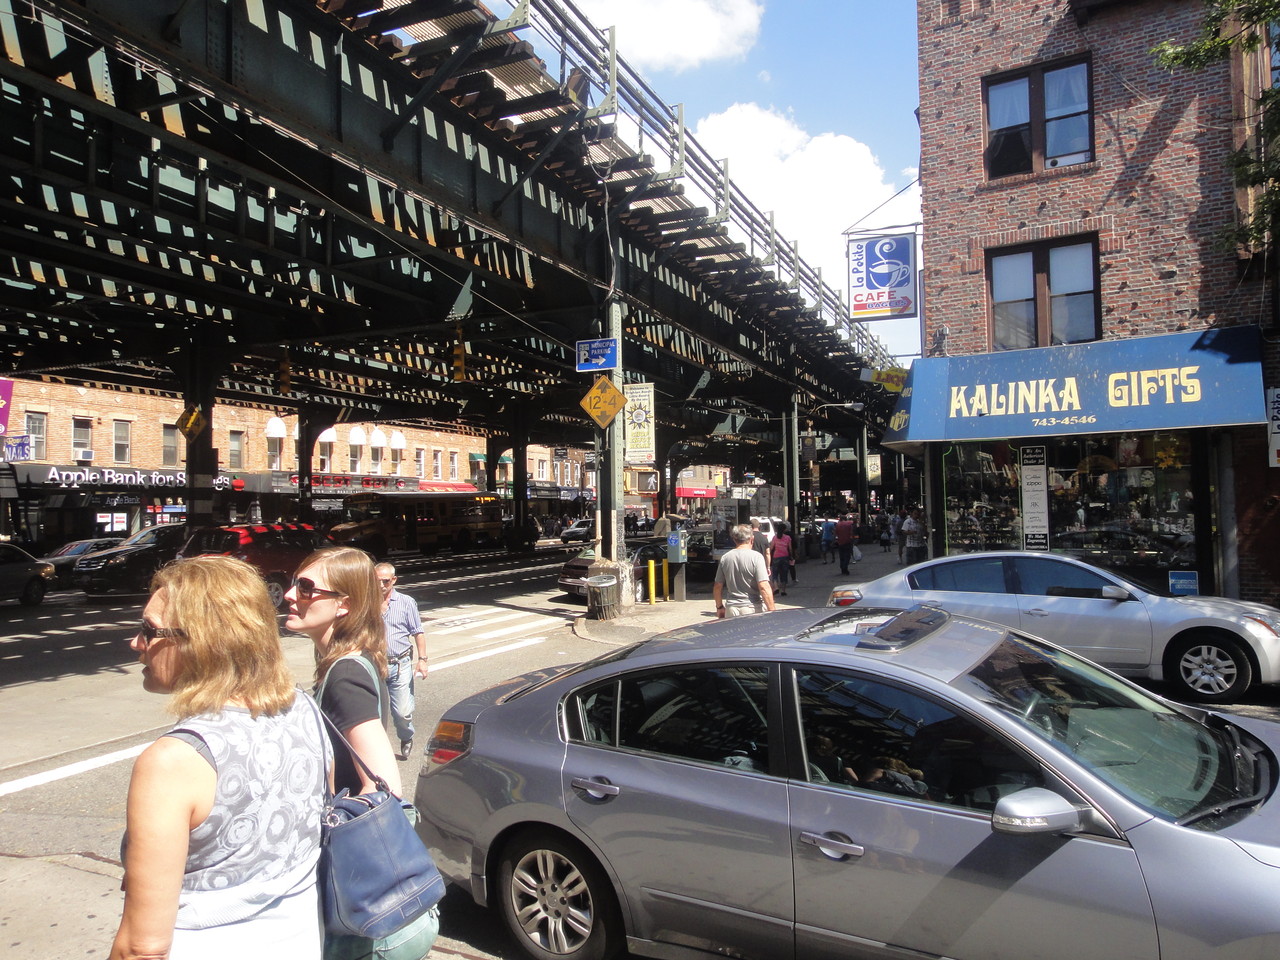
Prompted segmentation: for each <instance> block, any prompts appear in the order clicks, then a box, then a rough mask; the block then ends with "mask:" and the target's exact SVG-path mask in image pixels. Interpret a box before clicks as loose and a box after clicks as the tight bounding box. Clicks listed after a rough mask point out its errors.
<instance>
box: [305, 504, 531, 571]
mask: <svg viewBox="0 0 1280 960" xmlns="http://www.w3.org/2000/svg"><path fill="white" fill-rule="evenodd" d="M505 502H506V501H504V500H503V499H502V498H501V497H500V496H499V495H498V494H496V493H487V492H485V491H482V490H474V491H470V492H466V493H433V492H430V491H417V490H415V491H399V490H394V491H378V492H372V491H370V492H368V493H353V494H351V495H350V496H348V497H344V498H343V500H342V517H343V519H342V520H341V521H340V522H339V523H337V524H336V525H334V526H333V527H332V528H331V529H330V530H329V536H330V537H332V538H333V541H334V542H335V543H339V544H342V545H343V546H353V547H360V548H361V549H362V550H367V551H368V552H369V553H371V554H373V555H374V556H375V557H378V558H382V557H385V556H387V555H388V554H389V553H391V552H393V551H404V550H416V551H418V552H420V553H432V552H433V551H435V550H439V549H442V548H446V547H447V548H449V549H451V550H455V551H456V550H471V549H475V548H479V547H496V546H499V545H500V544H501V543H502V514H503V505H504V503H505Z"/></svg>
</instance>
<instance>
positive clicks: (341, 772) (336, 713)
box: [320, 657, 391, 793]
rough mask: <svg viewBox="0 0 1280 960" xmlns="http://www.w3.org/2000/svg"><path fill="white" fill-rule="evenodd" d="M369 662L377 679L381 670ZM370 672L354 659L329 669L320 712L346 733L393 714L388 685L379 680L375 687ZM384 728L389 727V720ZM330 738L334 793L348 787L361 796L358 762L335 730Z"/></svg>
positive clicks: (341, 662) (344, 660)
mask: <svg viewBox="0 0 1280 960" xmlns="http://www.w3.org/2000/svg"><path fill="white" fill-rule="evenodd" d="M365 662H366V663H368V664H369V667H370V669H371V670H372V671H373V674H374V676H376V675H377V673H378V668H377V667H376V666H374V664H373V662H372V661H371V660H369V658H368V657H365ZM369 673H370V671H369V670H366V669H365V668H364V667H362V666H361V665H360V664H358V663H356V662H355V661H354V660H351V659H343V660H339V661H337V662H336V663H334V665H333V666H331V667H330V668H329V675H328V678H327V679H328V683H326V684H325V687H324V695H323V697H321V699H320V709H321V710H323V711H324V712H325V716H327V717H328V718H329V719H330V720H332V721H333V725H334V726H335V727H337V728H338V729H339V730H341V731H342V732H343V733H344V734H345V733H346V732H347V731H348V730H350V729H351V728H352V727H355V726H359V725H360V724H362V723H365V722H367V721H369V720H377V719H378V718H379V717H386V716H387V715H388V714H389V713H390V712H391V711H390V705H389V703H388V697H387V685H386V683H384V682H383V681H382V680H381V678H379V680H378V682H377V684H376V685H375V684H374V682H373V677H371V676H370V675H369ZM379 702H381V703H382V704H384V705H385V706H384V709H383V710H382V711H381V712H379V710H378V704H379ZM382 725H383V727H384V728H385V727H386V720H385V719H384V720H383V721H382ZM329 739H330V740H331V741H333V790H334V792H335V793H337V792H338V791H339V790H341V789H342V788H343V787H347V788H348V789H349V790H350V791H351V792H352V793H359V792H360V773H359V770H358V769H357V767H356V763H355V761H354V760H352V759H351V752H350V751H349V750H348V749H347V747H346V745H345V744H344V743H343V742H342V741H341V740H339V739H338V738H337V737H336V736H335V735H334V733H333V731H332V730H330V731H329Z"/></svg>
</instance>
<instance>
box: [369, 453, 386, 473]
mask: <svg viewBox="0 0 1280 960" xmlns="http://www.w3.org/2000/svg"><path fill="white" fill-rule="evenodd" d="M382 449H383V448H382V447H370V448H369V460H370V462H369V471H370V472H371V473H372V474H374V476H377V475H378V474H380V473H382Z"/></svg>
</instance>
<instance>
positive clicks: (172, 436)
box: [160, 423, 179, 467]
mask: <svg viewBox="0 0 1280 960" xmlns="http://www.w3.org/2000/svg"><path fill="white" fill-rule="evenodd" d="M178 436H179V434H178V427H177V425H176V424H172V423H166V424H164V425H163V426H162V427H161V428H160V463H161V466H165V467H176V466H177V465H178V452H179V447H178Z"/></svg>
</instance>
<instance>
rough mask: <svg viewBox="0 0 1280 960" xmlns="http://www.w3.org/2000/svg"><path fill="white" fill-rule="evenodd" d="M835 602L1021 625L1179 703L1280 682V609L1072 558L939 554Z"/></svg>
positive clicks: (1222, 698)
mask: <svg viewBox="0 0 1280 960" xmlns="http://www.w3.org/2000/svg"><path fill="white" fill-rule="evenodd" d="M827 602H828V604H829V605H831V606H842V607H843V606H850V605H855V604H871V605H873V606H886V605H888V606H896V607H909V606H911V605H912V604H917V603H929V604H936V605H937V606H940V607H944V608H945V609H947V610H950V611H952V612H955V613H961V614H964V615H966V616H970V617H981V618H983V619H985V620H993V621H995V622H996V623H1002V624H1004V625H1006V626H1009V627H1016V628H1019V629H1022V630H1025V631H1027V632H1028V633H1032V634H1035V635H1036V636H1038V637H1043V638H1044V639H1046V640H1049V641H1051V642H1053V643H1056V644H1059V645H1060V646H1063V647H1066V648H1067V649H1068V650H1072V651H1074V652H1076V653H1078V654H1080V655H1081V656H1085V657H1088V658H1089V659H1090V660H1093V661H1095V662H1096V663H1100V664H1102V665H1103V666H1106V667H1110V668H1111V669H1112V670H1115V671H1117V672H1118V673H1123V674H1125V675H1126V676H1131V677H1143V678H1146V679H1151V680H1168V681H1169V682H1170V683H1171V684H1172V685H1173V687H1174V689H1175V690H1176V692H1177V693H1176V695H1177V696H1178V698H1179V699H1186V700H1196V701H1199V702H1202V703H1231V702H1233V701H1236V700H1239V699H1240V697H1241V695H1242V694H1243V693H1244V692H1245V691H1246V690H1247V689H1248V688H1249V686H1250V685H1251V684H1253V683H1280V610H1277V609H1276V608H1275V607H1270V606H1267V605H1266V604H1264V603H1251V602H1249V601H1245V600H1230V599H1227V598H1225V597H1199V596H1189V597H1184V596H1169V595H1165V594H1160V593H1156V592H1155V591H1153V590H1152V589H1151V588H1150V587H1144V586H1142V585H1141V584H1138V583H1134V582H1133V581H1131V580H1127V579H1125V578H1124V577H1121V576H1120V575H1119V574H1116V573H1112V572H1111V571H1109V570H1104V569H1102V568H1100V567H1095V566H1093V565H1092V564H1088V563H1085V562H1084V561H1082V560H1077V559H1075V558H1073V557H1065V556H1058V555H1055V554H1050V553H1032V552H1023V551H1015V550H1002V551H997V552H991V553H968V554H962V555H960V556H954V557H939V558H936V559H934V560H927V561H925V562H924V563H919V564H916V565H915V566H913V567H906V568H904V569H902V570H896V571H894V572H893V573H890V574H888V575H886V576H883V577H880V578H879V579H878V580H871V581H868V582H866V583H857V584H848V585H843V586H837V587H836V588H835V589H833V590H832V591H831V597H830V599H829V600H828V601H827Z"/></svg>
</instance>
